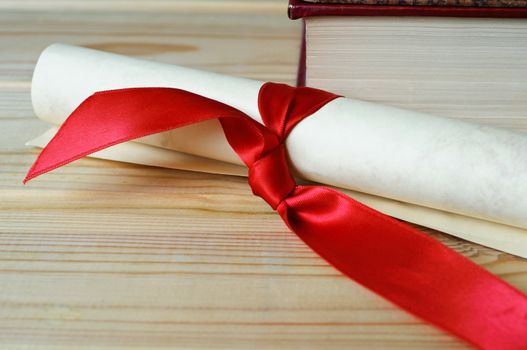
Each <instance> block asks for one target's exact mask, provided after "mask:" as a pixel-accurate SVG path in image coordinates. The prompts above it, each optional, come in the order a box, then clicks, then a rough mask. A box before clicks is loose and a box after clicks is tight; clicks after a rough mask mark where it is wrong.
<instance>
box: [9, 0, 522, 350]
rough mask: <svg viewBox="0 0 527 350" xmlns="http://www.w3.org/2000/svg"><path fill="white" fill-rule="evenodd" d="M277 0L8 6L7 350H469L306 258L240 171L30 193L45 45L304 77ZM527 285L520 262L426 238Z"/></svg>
mask: <svg viewBox="0 0 527 350" xmlns="http://www.w3.org/2000/svg"><path fill="white" fill-rule="evenodd" d="M300 25H301V23H299V22H293V21H290V20H288V19H287V16H286V4H285V2H284V1H251V2H248V1H221V2H220V1H178V2H175V1H169V0H167V1H161V0H158V1H134V2H127V3H125V2H124V1H117V0H113V1H102V0H101V1H36V0H35V1H24V2H23V1H14V0H13V1H2V2H0V33H1V35H0V47H1V48H2V49H1V51H0V165H1V167H0V169H1V176H0V186H1V187H0V283H1V287H0V288H1V289H0V348H1V349H63V348H64V349H79V348H89V349H121V348H134V349H135V348H166V347H170V348H192V349H202V348H215V349H247V348H250V349H253V348H266V349H287V348H298V349H340V348H342V349H349V348H356V349H363V348H368V349H381V348H390V349H409V348H415V349H423V348H438V349H439V348H440V349H447V348H448V349H458V348H465V345H463V344H461V343H460V342H459V341H457V340H455V339H454V338H452V337H450V336H448V335H446V334H444V333H442V332H440V331H438V330H436V329H435V328H433V327H431V326H429V325H426V324H424V323H422V322H420V321H419V320H417V319H415V318H414V317H412V316H410V315H408V314H406V313H405V312H403V311H401V310H399V309H397V308H396V307H394V306H392V305H390V304H389V303H388V302H386V301H384V300H382V299H381V298H380V297H378V296H376V295H374V294H372V293H370V292H368V291H367V290H365V289H364V288H362V287H360V286H358V285H356V284H355V283H354V282H352V281H350V280H348V279H347V278H345V277H343V276H341V275H340V274H339V273H338V272H336V271H335V270H334V269H333V268H331V267H330V266H328V265H327V264H326V263H325V262H324V261H322V260H321V259H320V258H318V257H317V256H316V255H315V254H314V253H312V252H311V251H310V250H309V249H308V248H307V247H306V246H305V245H304V244H302V242H300V241H299V239H298V238H297V237H296V236H295V235H294V234H291V233H290V232H288V230H287V229H286V227H285V226H284V224H283V223H282V222H281V221H280V219H279V217H278V215H276V214H275V213H274V212H273V211H272V210H271V209H270V208H269V207H268V206H267V205H266V204H265V203H264V202H263V201H262V200H261V199H259V198H257V197H254V196H253V195H252V194H251V191H250V189H249V187H248V185H247V184H246V181H245V180H244V179H240V178H234V177H227V176H218V175H206V174H197V173H192V172H185V171H173V170H166V169H158V168H149V167H144V166H135V165H129V164H119V163H115V162H109V161H101V160H93V159H84V160H81V161H78V162H76V163H75V164H72V165H69V166H67V167H65V168H63V169H60V170H58V171H55V172H53V173H51V174H49V175H46V176H43V177H42V178H40V179H39V180H37V181H34V182H33V183H31V184H30V185H28V186H22V184H21V180H22V178H23V177H24V174H25V172H26V171H27V170H28V167H29V166H30V164H31V163H32V162H33V160H34V159H35V156H36V154H37V150H35V149H31V148H28V147H25V146H24V142H25V141H26V140H28V139H30V138H32V137H34V136H36V135H37V134H39V133H40V132H42V131H43V130H45V129H46V126H45V125H44V124H43V123H42V122H40V121H38V120H37V119H36V118H35V116H34V114H33V112H32V109H31V102H30V79H31V72H32V69H33V66H34V64H35V62H36V60H37V57H38V54H39V52H40V51H41V50H42V49H43V48H44V47H45V46H47V45H48V44H51V43H53V42H66V43H73V44H77V45H84V46H88V47H93V48H97V49H103V50H108V51H113V52H118V53H123V54H128V55H132V56H139V57H144V58H152V59H155V60H159V61H166V62H173V63H178V64H183V65H189V66H192V67H197V68H204V69H209V70H214V71H218V72H221V73H228V74H234V75H241V76H247V77H252V78H259V79H264V80H275V81H282V82H287V83H294V80H295V72H296V64H297V57H298V49H299V42H300ZM430 234H432V235H433V236H435V237H436V238H438V239H440V240H441V241H443V242H444V243H446V244H447V245H449V246H450V247H452V248H454V249H456V250H457V251H459V252H461V253H462V254H464V255H466V256H468V257H469V258H470V259H472V260H473V261H475V262H477V263H478V264H481V265H483V266H484V267H485V268H486V269H488V270H490V271H492V272H493V273H495V274H498V275H500V276H501V277H502V278H504V279H505V280H507V281H508V282H510V283H511V284H513V285H515V286H517V287H519V288H520V289H522V290H524V291H527V262H526V261H525V260H522V259H519V258H514V257H512V256H510V255H507V254H503V253H499V252H497V251H494V250H491V249H487V248H484V247H481V246H478V245H475V244H471V243H467V242H465V241H462V240H459V239H455V238H452V237H449V236H446V235H442V234H439V233H434V232H430Z"/></svg>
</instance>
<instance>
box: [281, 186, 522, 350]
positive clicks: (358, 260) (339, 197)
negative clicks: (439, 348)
mask: <svg viewBox="0 0 527 350" xmlns="http://www.w3.org/2000/svg"><path fill="white" fill-rule="evenodd" d="M278 211H279V212H280V214H281V216H282V218H283V219H284V221H285V222H286V224H287V225H288V226H289V227H290V228H291V229H292V230H293V231H294V232H295V233H296V234H297V235H298V236H299V237H300V238H301V239H302V240H303V241H304V242H305V243H306V244H307V245H309V247H311V249H313V250H314V251H315V252H317V253H318V254H319V255H320V256H322V257H323V258H324V259H326V260H327V261H328V262H329V263H330V264H332V265H333V266H334V267H335V268H337V269H338V270H340V271H341V272H342V273H344V274H345V275H347V276H349V277H350V278H352V279H353V280H355V281H357V282H358V283H360V284H362V285H363V286H365V287H367V288H369V289H370V290H372V291H374V292H376V293H377V294H379V295H381V296H383V297H384V298H386V299H388V300H389V301H391V302H393V303H394V304H396V305H399V306H400V307H402V308H403V309H405V310H407V311H409V312H410V313H412V314H414V315H416V316H418V317H419V318H421V319H424V320H426V321H428V322H430V323H432V324H435V325H436V326H438V327H440V328H442V329H444V330H447V331H449V332H451V333H453V334H455V335H457V336H458V337H460V338H462V339H465V340H466V341H467V342H469V343H471V344H473V345H476V346H478V347H480V348H483V349H526V348H527V298H526V297H525V295H523V294H522V293H521V292H520V291H518V290H516V289H514V288H513V287H511V286H509V285H507V284H506V283H505V282H503V281H501V280H500V279H499V278H497V277H495V276H493V275H492V274H490V273H488V272H487V271H485V270H484V269H482V268H481V267H479V266H478V265H476V264H474V263H472V262H471V261H470V260H468V259H466V258H464V257H463V256H461V255H459V254H457V253H456V252H454V251H453V250H451V249H449V248H447V247H446V246H444V245H443V244H441V243H439V242H437V241H436V240H434V239H432V238H431V237H429V236H427V235H425V234H423V233H421V232H420V231H418V230H416V229H413V228H411V227H410V226H407V225H405V224H402V223H401V222H399V221H397V220H395V219H393V218H390V217H388V216H386V215H384V214H381V213H379V212H377V211H375V210H373V209H371V208H368V207H366V206H364V205H363V204H361V203H359V202H357V201H355V200H353V199H351V198H349V197H347V196H345V195H343V194H341V193H339V192H337V191H334V190H332V189H329V188H324V187H319V186H317V187H311V186H298V187H297V188H296V189H295V192H294V193H293V194H292V195H291V196H290V197H289V198H287V199H285V201H284V202H283V203H282V204H281V205H280V207H279V208H278Z"/></svg>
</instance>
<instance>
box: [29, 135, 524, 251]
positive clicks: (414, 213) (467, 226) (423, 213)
mask: <svg viewBox="0 0 527 350" xmlns="http://www.w3.org/2000/svg"><path fill="white" fill-rule="evenodd" d="M57 130H58V128H57V127H52V128H50V129H49V130H47V131H46V132H44V133H43V134H42V135H40V136H38V137H36V138H34V139H32V140H30V141H28V142H27V143H26V145H28V146H34V147H39V148H43V147H44V146H45V145H46V144H47V143H48V142H49V141H50V140H51V138H52V137H53V136H54V135H55V133H56V132H57ZM90 157H93V158H99V159H106V160H114V161H120V162H125V163H132V164H140V165H148V166H156V167H162V168H169V169H178V170H188V171H198V172H205V173H212V174H222V175H234V176H247V169H246V168H245V167H242V166H239V165H234V164H230V163H226V162H222V161H217V160H212V159H208V158H204V157H200V156H194V155H189V154H186V153H182V152H177V151H173V150H168V149H164V148H159V147H155V146H150V145H147V144H144V143H138V142H133V141H130V142H126V143H122V144H118V145H115V146H112V147H110V148H107V149H105V150H102V151H99V152H96V153H94V154H92V155H90ZM339 191H342V192H344V193H346V194H347V195H349V196H350V197H352V198H354V199H356V200H358V201H359V202H362V203H364V204H366V205H368V206H370V207H372V208H374V209H376V210H378V211H380V212H382V213H384V214H387V215H390V216H392V217H395V218H397V219H400V220H404V221H408V222H411V223H415V224H417V225H421V226H425V227H428V228H431V229H435V230H438V231H441V232H448V233H449V234H451V235H454V236H456V237H459V238H462V239H466V240H468V241H471V242H475V243H478V244H481V245H483V246H488V247H492V248H493V249H498V250H501V251H504V252H507V253H510V254H513V255H517V256H520V257H523V258H527V230H525V229H521V228H518V227H513V226H509V225H504V224H500V223H495V222H491V221H487V220H483V219H477V218H473V217H468V216H465V215H460V214H455V213H450V212H446V211H442V210H437V209H432V208H428V207H423V206H419V205H415V204H410V203H404V202H401V201H397V200H392V199H388V198H384V197H379V196H375V195H370V194H366V193H362V192H357V191H351V190H347V189H342V188H339Z"/></svg>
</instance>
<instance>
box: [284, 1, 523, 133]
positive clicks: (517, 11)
mask: <svg viewBox="0 0 527 350" xmlns="http://www.w3.org/2000/svg"><path fill="white" fill-rule="evenodd" d="M526 6H527V4H526V2H525V1H508V0H487V1H478V0H464V1H463V0H444V1H441V0H429V1H424V0H423V1H421V0H398V1H395V0H338V2H335V1H333V2H331V3H327V2H313V1H312V0H311V1H309V2H308V1H298V0H291V1H290V6H289V15H290V17H291V18H293V19H296V18H302V19H303V20H304V24H305V26H304V29H305V30H304V33H305V34H304V45H303V55H302V58H301V64H300V70H299V84H300V85H304V84H305V85H308V86H312V87H317V88H321V89H325V90H329V91H332V92H335V93H337V94H341V95H344V96H349V97H353V98H358V99H362V100H367V101H372V102H377V103H382V104H388V105H393V106H397V107H403V108H407V109H413V110H416V111H422V112H426V113H431V114H436V115H441V116H447V117H454V118H461V119H464V120H469V121H474V122H477V123H482V124H489V125H493V126H498V127H503V128H511V129H516V130H521V131H527V19H526V18H527V7H526Z"/></svg>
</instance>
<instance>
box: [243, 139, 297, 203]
mask: <svg viewBox="0 0 527 350" xmlns="http://www.w3.org/2000/svg"><path fill="white" fill-rule="evenodd" d="M249 185H250V186H251V189H252V191H253V193H254V194H255V195H257V196H259V197H262V198H263V199H264V200H265V201H266V202H267V203H268V204H269V205H270V206H271V207H272V208H273V209H274V210H276V209H277V208H278V206H279V205H280V203H282V201H283V200H284V199H285V198H286V197H287V196H288V195H289V194H290V193H291V192H293V190H294V189H295V187H296V182H295V180H294V178H293V176H292V175H291V172H290V171H289V166H288V164H287V157H286V151H285V145H284V143H283V142H281V143H279V144H278V146H277V147H275V148H274V149H273V150H272V151H271V152H268V153H266V154H265V155H264V156H263V157H261V158H259V159H258V160H256V161H255V162H254V163H253V164H252V165H251V166H250V167H249Z"/></svg>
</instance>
